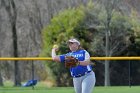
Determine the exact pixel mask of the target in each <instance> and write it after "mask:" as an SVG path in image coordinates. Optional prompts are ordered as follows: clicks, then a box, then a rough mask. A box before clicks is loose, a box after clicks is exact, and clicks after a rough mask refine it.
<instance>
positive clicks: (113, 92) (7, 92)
mask: <svg viewBox="0 0 140 93" xmlns="http://www.w3.org/2000/svg"><path fill="white" fill-rule="evenodd" d="M139 92H140V86H132V87H131V88H130V87H128V86H113V87H98V86H96V87H95V88H94V92H93V93H139ZM0 93H75V92H74V89H73V87H53V88H47V86H45V85H43V84H38V85H37V86H35V87H34V89H32V87H13V86H11V85H8V86H6V85H5V86H4V87H0Z"/></svg>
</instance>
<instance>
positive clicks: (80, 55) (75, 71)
mask: <svg viewBox="0 0 140 93" xmlns="http://www.w3.org/2000/svg"><path fill="white" fill-rule="evenodd" d="M87 55H88V56H87ZM65 56H73V57H75V58H77V59H78V60H79V61H85V60H86V59H90V56H89V53H88V52H87V51H86V50H78V51H75V52H69V53H67V54H64V55H60V61H61V62H64V61H65ZM88 71H92V67H91V65H87V66H82V65H78V66H76V67H72V68H70V72H71V76H73V77H75V76H78V75H80V74H84V73H86V72H88Z"/></svg>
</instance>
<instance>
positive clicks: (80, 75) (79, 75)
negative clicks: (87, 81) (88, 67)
mask: <svg viewBox="0 0 140 93" xmlns="http://www.w3.org/2000/svg"><path fill="white" fill-rule="evenodd" d="M90 72H91V71H87V72H85V73H84V74H78V75H76V76H73V77H74V78H78V77H82V76H84V75H86V74H87V73H90Z"/></svg>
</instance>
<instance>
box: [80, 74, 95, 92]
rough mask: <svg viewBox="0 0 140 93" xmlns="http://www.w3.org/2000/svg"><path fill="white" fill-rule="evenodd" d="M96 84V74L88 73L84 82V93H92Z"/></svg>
mask: <svg viewBox="0 0 140 93" xmlns="http://www.w3.org/2000/svg"><path fill="white" fill-rule="evenodd" d="M95 82H96V79H95V74H94V72H90V73H88V75H86V76H85V77H84V79H83V81H82V93H92V91H93V88H94V86H95Z"/></svg>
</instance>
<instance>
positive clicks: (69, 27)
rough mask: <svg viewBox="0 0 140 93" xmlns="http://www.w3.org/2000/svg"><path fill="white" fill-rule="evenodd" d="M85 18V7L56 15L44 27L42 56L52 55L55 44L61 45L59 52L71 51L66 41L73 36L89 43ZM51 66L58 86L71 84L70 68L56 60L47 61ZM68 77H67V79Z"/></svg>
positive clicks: (83, 42)
mask: <svg viewBox="0 0 140 93" xmlns="http://www.w3.org/2000/svg"><path fill="white" fill-rule="evenodd" d="M84 18H85V13H84V8H83V7H82V6H81V7H78V8H72V9H67V10H64V11H61V12H60V13H59V14H58V15H56V16H54V17H53V18H52V20H51V23H50V24H49V25H48V26H47V27H46V28H44V30H43V33H42V36H43V50H42V53H41V56H50V54H51V48H52V46H53V45H54V44H58V45H59V48H60V49H59V52H58V54H63V53H64V54H65V53H67V52H68V51H69V49H68V47H67V44H66V41H67V40H68V39H69V38H71V37H76V38H78V39H80V41H81V42H82V44H83V45H84V46H86V45H87V43H86V41H87V40H84V38H85V37H86V38H87V37H88V36H87V35H86V29H84V27H83V26H82V25H83V20H84ZM47 66H48V67H49V68H51V70H52V72H53V74H54V75H55V76H56V81H57V84H58V86H63V85H65V86H66V85H71V83H70V82H71V78H69V77H70V76H69V74H68V73H67V72H68V69H65V67H64V65H63V64H58V63H55V62H51V63H47ZM66 78H67V79H66Z"/></svg>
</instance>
